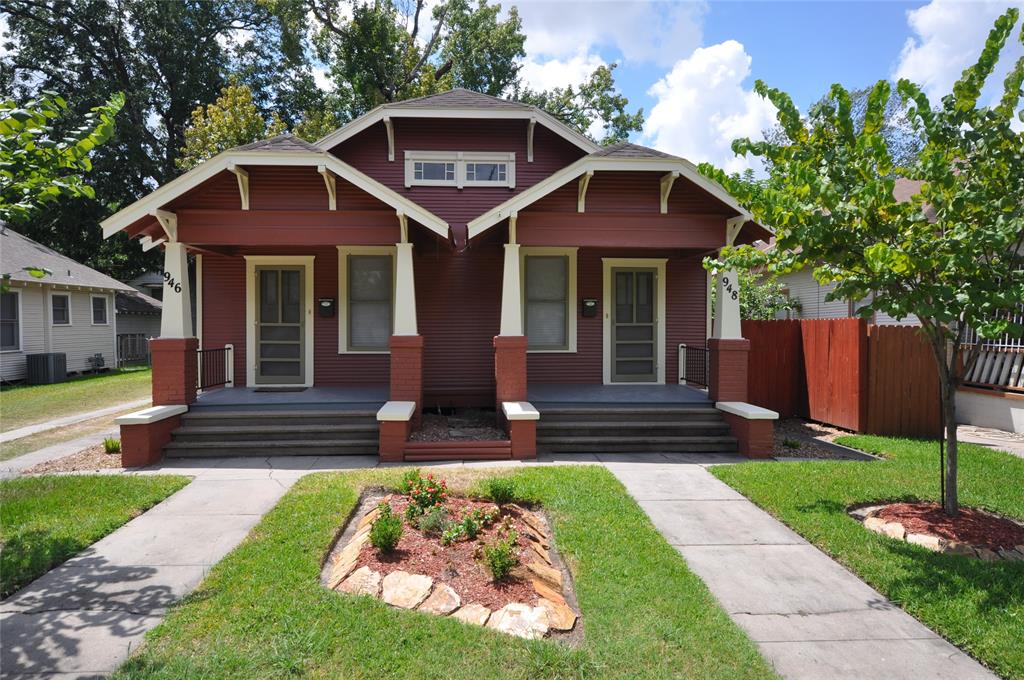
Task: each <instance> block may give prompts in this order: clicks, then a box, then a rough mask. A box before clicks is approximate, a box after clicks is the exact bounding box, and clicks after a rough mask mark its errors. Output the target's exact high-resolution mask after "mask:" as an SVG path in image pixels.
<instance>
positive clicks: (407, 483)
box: [398, 468, 420, 496]
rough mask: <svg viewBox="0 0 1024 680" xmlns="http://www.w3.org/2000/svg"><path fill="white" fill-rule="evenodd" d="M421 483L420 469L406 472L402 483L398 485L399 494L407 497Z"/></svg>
mask: <svg viewBox="0 0 1024 680" xmlns="http://www.w3.org/2000/svg"><path fill="white" fill-rule="evenodd" d="M419 481H420V469H419V468H413V469H412V470H406V471H405V474H403V475H402V481H401V482H399V484H398V492H399V493H401V494H404V495H406V496H408V495H409V493H410V492H411V491H412V488H413V487H414V486H416V485H417V484H419Z"/></svg>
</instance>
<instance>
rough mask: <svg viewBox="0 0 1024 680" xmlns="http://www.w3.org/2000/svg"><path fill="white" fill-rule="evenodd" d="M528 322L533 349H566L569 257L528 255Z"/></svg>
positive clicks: (529, 338) (530, 342)
mask: <svg viewBox="0 0 1024 680" xmlns="http://www.w3.org/2000/svg"><path fill="white" fill-rule="evenodd" d="M525 298H526V314H525V319H524V322H525V324H526V336H527V344H528V347H529V348H530V349H567V348H568V345H569V339H568V336H569V332H568V320H569V319H568V316H569V315H568V307H569V258H568V257H565V256H528V257H526V295H525Z"/></svg>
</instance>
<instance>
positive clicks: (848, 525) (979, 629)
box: [711, 436, 1024, 678]
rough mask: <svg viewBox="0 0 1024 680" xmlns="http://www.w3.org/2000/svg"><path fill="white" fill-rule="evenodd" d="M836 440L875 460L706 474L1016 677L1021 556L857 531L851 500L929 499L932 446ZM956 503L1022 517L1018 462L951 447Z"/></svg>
mask: <svg viewBox="0 0 1024 680" xmlns="http://www.w3.org/2000/svg"><path fill="white" fill-rule="evenodd" d="M839 442H840V443H842V444H846V445H847V446H852V447H855V448H858V449H862V450H864V451H868V452H870V453H877V454H881V455H883V456H885V457H886V458H887V460H885V461H882V462H870V463H869V462H865V463H860V462H808V463H785V464H764V465H732V466H716V467H713V468H711V470H712V472H713V473H714V474H715V475H716V476H717V477H719V478H720V479H722V480H723V481H725V482H726V483H727V484H730V485H731V486H733V487H734V488H736V489H737V490H738V491H739V492H740V493H742V494H743V495H745V496H747V497H748V498H750V499H751V500H752V501H754V502H755V503H757V504H758V505H759V506H761V507H762V508H764V509H766V510H767V511H768V512H770V513H771V514H773V515H774V516H776V517H778V518H779V519H781V520H782V521H783V522H785V523H786V524H788V525H789V526H790V527H792V528H793V529H794V530H796V531H797V532H798V533H799V534H801V535H802V536H803V537H804V538H806V539H807V540H809V541H811V542H812V543H814V544H815V545H817V546H818V547H819V548H821V549H822V550H824V551H825V552H827V553H828V554H829V555H831V556H832V557H834V558H835V559H837V560H838V561H839V562H841V563H842V564H844V565H846V566H847V567H849V568H850V569H851V570H852V571H854V572H856V573H857V574H858V575H859V576H860V577H861V578H863V579H864V580H865V581H867V582H868V583H870V584H871V585H872V586H874V587H875V588H877V589H878V590H880V591H881V592H882V593H884V594H885V595H886V596H887V597H889V598H890V599H892V600H893V601H894V602H896V603H898V604H899V605H900V606H902V607H903V608H904V609H906V610H907V611H908V612H910V613H911V614H913V615H914V616H915V617H917V618H918V619H919V620H921V621H922V622H924V623H925V624H926V625H927V626H929V627H930V628H932V629H933V630H935V631H936V632H938V633H939V634H941V635H942V636H943V637H945V638H947V639H948V640H950V641H951V642H952V643H953V644H955V645H957V646H958V647H960V648H961V649H963V650H964V651H966V652H968V653H969V654H971V655H973V656H974V657H975V658H977V659H980V660H981V661H982V662H983V663H985V664H986V665H987V666H989V667H990V668H992V669H993V670H995V671H996V672H998V673H1000V674H1001V675H1003V676H1005V677H1010V678H1024V562H997V563H986V562H981V561H979V560H975V559H968V558H966V557H959V556H952V555H939V554H936V553H932V552H930V551H928V550H925V549H924V548H920V547H917V546H914V545H910V544H909V543H906V542H904V541H896V540H894V539H891V538H887V537H884V536H880V535H878V534H875V533H872V532H870V531H866V530H865V529H864V528H863V527H862V526H861V525H860V524H859V523H858V522H856V521H854V520H853V519H851V518H850V517H849V516H848V515H847V514H846V509H847V507H849V506H850V505H853V504H856V503H866V502H871V501H878V500H887V499H900V500H910V499H927V500H938V498H939V489H938V486H939V471H938V461H939V454H938V447H937V444H935V443H934V442H921V441H910V440H900V439H890V438H886V437H872V436H851V437H844V438H841V439H840V440H839ZM959 488H960V499H961V503H962V504H963V505H965V506H975V507H982V508H987V509H989V510H993V511H997V512H1000V513H1003V514H1005V515H1008V516H1013V517H1016V518H1022V519H1024V460H1021V459H1019V458H1015V457H1013V456H1010V455H1008V454H1005V453H1002V452H999V451H990V450H988V449H985V448H983V447H980V446H972V445H969V444H961V446H960V485H959Z"/></svg>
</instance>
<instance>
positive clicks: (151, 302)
mask: <svg viewBox="0 0 1024 680" xmlns="http://www.w3.org/2000/svg"><path fill="white" fill-rule="evenodd" d="M162 308H163V303H162V302H160V301H159V300H157V299H156V298H152V297H149V296H148V295H146V294H145V293H140V292H139V291H137V290H125V291H120V290H119V291H117V295H115V296H114V309H115V310H117V313H118V314H159V313H160V310H161V309H162Z"/></svg>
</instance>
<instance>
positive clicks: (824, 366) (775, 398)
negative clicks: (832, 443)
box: [743, 318, 941, 437]
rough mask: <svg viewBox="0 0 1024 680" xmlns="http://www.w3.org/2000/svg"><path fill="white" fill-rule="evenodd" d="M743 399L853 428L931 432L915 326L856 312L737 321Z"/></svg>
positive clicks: (935, 419)
mask: <svg viewBox="0 0 1024 680" xmlns="http://www.w3.org/2000/svg"><path fill="white" fill-rule="evenodd" d="M743 336H744V337H745V338H747V339H749V340H750V345H751V346H750V369H749V372H748V376H749V379H748V392H749V395H748V399H749V400H750V402H751V403H753V404H757V405H758V406H763V407H765V408H770V409H772V410H773V411H778V412H779V414H780V416H782V417H783V418H788V417H793V416H799V417H804V418H810V419H811V420H816V421H819V422H822V423H827V424H829V425H834V426H836V427H841V428H844V429H847V430H853V431H855V432H867V433H871V434H885V435H893V436H904V437H935V436H937V435H938V434H939V432H940V431H941V428H940V417H939V405H938V377H937V375H936V371H935V365H934V360H933V359H932V355H931V352H930V350H929V348H928V346H927V344H926V343H925V341H924V339H923V338H922V337H921V336H920V335H919V334H918V331H917V328H916V327H911V326H875V325H871V326H869V325H868V324H866V323H865V322H864V321H863V320H862V319H855V318H846V319H805V320H800V321H781V320H780V321H744V322H743Z"/></svg>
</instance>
